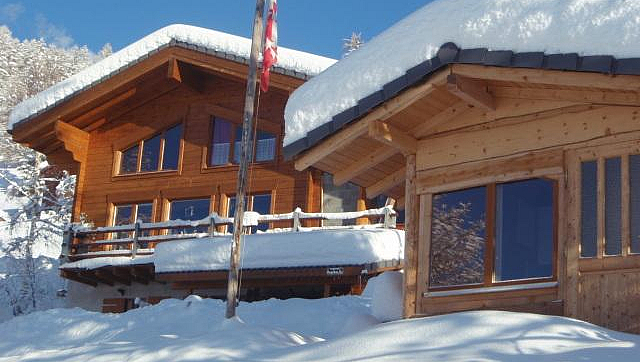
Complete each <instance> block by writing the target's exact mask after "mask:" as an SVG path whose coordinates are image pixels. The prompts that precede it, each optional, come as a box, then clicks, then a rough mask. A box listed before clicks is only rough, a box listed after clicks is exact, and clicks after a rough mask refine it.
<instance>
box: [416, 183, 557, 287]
mask: <svg viewBox="0 0 640 362" xmlns="http://www.w3.org/2000/svg"><path fill="white" fill-rule="evenodd" d="M554 195H555V182H554V181H551V180H547V179H542V178H539V179H530V180H524V181H515V182H508V183H500V184H490V185H486V186H482V187H476V188H470V189H465V190H458V191H452V192H446V193H441V194H436V195H434V196H433V208H432V218H431V262H430V273H429V286H430V287H432V288H437V287H456V286H458V287H459V286H464V285H472V286H473V285H475V286H490V285H493V284H494V283H499V282H505V281H517V280H524V279H540V278H552V277H553V262H554V261H553V255H554V247H555V243H554V240H555V232H554V230H555V229H554V222H555V220H554V215H555V212H554V209H555V206H554V203H555V196H554Z"/></svg>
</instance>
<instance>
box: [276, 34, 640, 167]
mask: <svg viewBox="0 0 640 362" xmlns="http://www.w3.org/2000/svg"><path fill="white" fill-rule="evenodd" d="M450 64H478V65H487V66H495V67H505V68H530V69H546V70H567V71H574V72H590V73H603V74H611V75H640V58H623V59H616V58H615V57H613V56H611V55H590V56H579V55H578V54H576V53H567V54H545V53H543V52H523V53H514V52H513V51H510V50H488V49H487V48H474V49H460V48H458V46H457V45H455V44H454V43H451V42H449V43H445V44H443V45H442V46H441V47H440V49H439V50H438V52H437V53H436V56H435V57H433V58H431V59H428V60H425V61H424V62H422V63H420V64H418V65H416V66H414V67H413V68H411V69H409V70H407V72H406V73H405V74H403V75H401V76H400V77H398V78H396V79H394V80H392V81H390V82H388V83H387V84H385V85H384V86H383V87H382V89H380V90H378V91H376V92H374V93H372V94H370V95H368V96H366V97H364V98H362V99H360V100H359V101H358V104H357V105H356V106H353V107H351V108H348V109H346V110H344V111H342V112H340V113H338V114H336V115H334V116H333V118H332V119H331V121H329V122H327V123H324V124H322V125H320V126H319V127H316V128H314V129H313V130H311V131H309V132H308V133H307V135H306V136H305V137H303V138H301V139H299V140H297V141H295V142H292V143H291V144H289V145H287V146H285V147H284V149H283V152H284V157H285V159H286V160H291V159H293V158H294V157H295V156H296V155H299V154H300V153H302V152H304V151H306V150H308V149H310V148H312V147H314V146H315V145H317V144H318V143H320V142H321V141H322V140H323V139H325V138H327V137H328V136H330V135H332V134H333V133H335V132H338V131H339V130H340V129H342V128H343V127H345V126H346V125H348V124H350V123H353V122H354V121H356V120H358V119H360V118H362V117H363V116H364V115H366V114H367V113H369V112H370V111H371V110H372V109H373V108H374V107H376V106H378V105H380V104H382V103H384V102H386V101H388V100H389V99H391V98H393V97H395V96H396V95H397V94H398V93H400V92H402V91H403V90H405V89H407V88H409V87H412V86H415V85H417V84H419V83H421V82H423V81H424V80H425V79H426V78H428V77H429V76H431V75H432V74H433V73H435V72H437V71H438V70H440V69H442V68H444V67H446V66H448V65H450Z"/></svg>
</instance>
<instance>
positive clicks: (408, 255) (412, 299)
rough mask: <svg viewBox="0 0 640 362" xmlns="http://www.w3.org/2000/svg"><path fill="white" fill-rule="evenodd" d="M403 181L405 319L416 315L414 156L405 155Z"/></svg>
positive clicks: (416, 239) (416, 233) (416, 267)
mask: <svg viewBox="0 0 640 362" xmlns="http://www.w3.org/2000/svg"><path fill="white" fill-rule="evenodd" d="M406 172H407V174H406V181H405V208H404V212H405V214H404V215H405V216H404V217H405V228H404V230H405V240H404V274H403V298H402V299H403V309H402V314H403V316H404V317H405V318H408V317H411V316H414V315H415V314H416V293H417V270H418V265H417V264H418V263H417V261H418V255H417V254H418V253H417V252H416V251H417V249H418V233H419V224H420V220H419V219H418V214H419V212H420V202H419V201H418V195H417V193H416V155H415V154H410V155H407V164H406Z"/></svg>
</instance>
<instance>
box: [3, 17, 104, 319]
mask: <svg viewBox="0 0 640 362" xmlns="http://www.w3.org/2000/svg"><path fill="white" fill-rule="evenodd" d="M0 49H2V51H0V178H2V179H3V183H4V184H6V185H8V186H7V187H6V190H4V191H5V192H6V193H7V197H8V199H9V200H11V201H13V204H15V205H18V207H17V208H16V209H15V210H12V212H11V213H10V214H9V215H8V216H7V218H8V220H6V221H7V222H8V223H9V233H8V237H7V238H8V240H0V251H1V253H0V256H3V255H4V256H5V257H8V258H9V259H10V260H11V262H10V263H9V264H10V265H7V266H6V268H7V269H8V273H7V274H8V275H9V277H6V278H4V279H1V278H0V290H4V294H6V296H5V298H4V299H5V300H8V301H9V303H10V304H11V307H12V310H13V314H14V315H17V314H22V313H27V312H29V311H32V310H35V309H39V308H40V306H39V305H38V301H39V300H42V297H41V296H39V295H38V294H39V293H41V292H42V293H45V294H47V293H48V294H51V291H43V290H42V289H43V286H42V285H39V283H38V277H39V276H38V275H39V274H38V269H39V268H41V267H42V261H41V259H37V258H35V257H36V256H37V255H36V254H37V253H36V252H35V250H36V249H42V248H47V247H49V249H50V250H52V249H53V250H55V248H56V247H57V248H59V245H60V243H61V240H62V237H61V236H62V228H63V225H64V223H65V222H67V221H68V220H69V215H70V211H71V210H70V209H71V205H72V201H73V190H74V183H75V178H74V177H73V176H70V175H69V174H68V173H67V172H66V171H63V170H59V169H56V168H55V167H52V166H50V165H49V164H48V163H47V161H46V158H45V156H44V155H42V154H40V153H37V152H35V151H34V150H31V149H29V148H26V147H24V146H21V145H19V144H16V143H14V142H13V141H12V140H11V136H10V135H9V134H7V133H6V128H7V120H8V115H9V112H10V111H11V108H12V107H13V106H15V105H16V104H17V103H19V102H20V101H23V100H25V99H26V98H29V97H31V96H33V95H35V94H36V93H38V92H40V91H42V90H44V89H46V88H47V87H49V86H51V85H53V84H54V83H56V82H58V81H60V80H62V79H64V78H67V77H69V76H71V75H72V74H74V73H76V72H77V71H79V70H80V69H83V68H85V67H86V66H88V65H89V64H90V63H91V62H92V61H94V60H95V59H100V58H101V57H104V56H107V55H108V53H110V52H111V47H110V46H105V47H104V48H103V52H102V53H103V54H101V55H99V56H95V55H93V54H91V53H90V52H89V50H88V49H87V48H86V47H72V48H68V49H63V48H59V47H56V46H53V45H50V44H47V43H46V42H45V41H44V40H42V39H39V40H25V41H20V40H19V39H16V38H14V37H13V36H12V34H11V31H10V30H9V29H8V28H7V27H6V26H0ZM52 247H53V248H52ZM54 272H55V271H54ZM49 297H51V296H50V295H49Z"/></svg>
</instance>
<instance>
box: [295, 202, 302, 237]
mask: <svg viewBox="0 0 640 362" xmlns="http://www.w3.org/2000/svg"><path fill="white" fill-rule="evenodd" d="M301 213H302V210H300V208H299V207H296V209H295V210H293V231H300V214H301Z"/></svg>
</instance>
